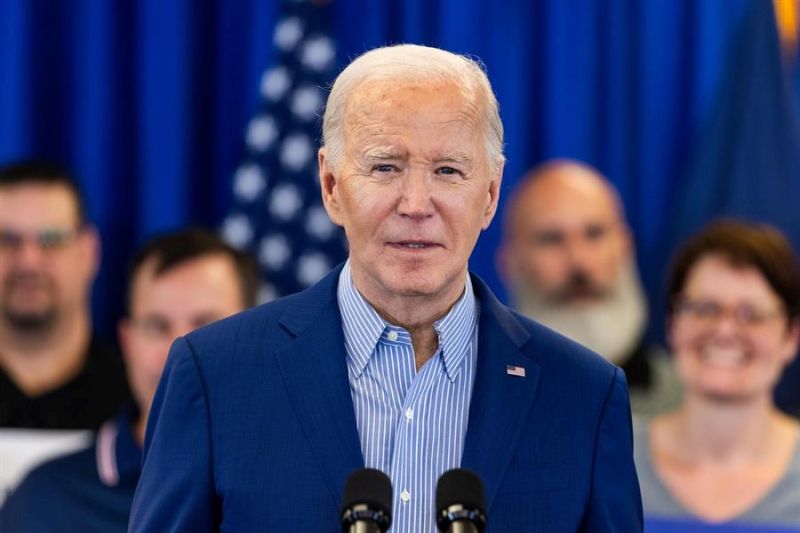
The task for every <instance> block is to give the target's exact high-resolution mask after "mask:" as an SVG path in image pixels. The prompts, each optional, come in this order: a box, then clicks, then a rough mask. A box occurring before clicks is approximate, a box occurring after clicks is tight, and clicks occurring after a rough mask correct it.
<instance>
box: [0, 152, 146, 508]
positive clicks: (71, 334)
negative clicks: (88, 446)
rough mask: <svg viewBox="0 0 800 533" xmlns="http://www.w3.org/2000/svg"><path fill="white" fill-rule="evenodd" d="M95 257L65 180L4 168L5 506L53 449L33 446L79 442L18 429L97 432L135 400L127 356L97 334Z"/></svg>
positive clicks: (0, 393) (0, 257) (0, 395)
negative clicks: (11, 491) (15, 485)
mask: <svg viewBox="0 0 800 533" xmlns="http://www.w3.org/2000/svg"><path fill="white" fill-rule="evenodd" d="M99 260H100V243H99V238H98V235H97V232H96V230H95V228H94V227H93V226H92V225H91V223H90V222H89V221H88V219H87V216H86V210H85V206H84V201H83V198H82V195H81V192H80V189H79V187H78V185H77V183H76V182H75V180H74V179H73V177H72V176H70V175H69V173H67V172H66V171H65V170H64V169H62V168H59V167H58V166H55V165H52V164H49V163H45V162H37V161H31V162H19V163H14V164H10V165H7V166H4V167H0V428H14V429H13V430H9V429H4V430H3V431H2V432H1V433H0V453H2V455H3V457H4V459H3V468H2V469H0V470H2V471H3V472H1V473H0V502H1V501H2V498H3V496H4V492H5V489H6V487H4V485H8V484H10V483H11V481H10V480H9V478H14V477H16V476H19V475H21V474H22V473H24V469H25V468H26V467H30V465H31V463H35V462H36V461H38V460H41V457H36V458H34V457H31V454H32V455H34V456H36V455H39V453H38V452H37V451H35V450H40V451H41V452H42V453H44V454H45V456H46V455H49V454H51V453H55V452H56V449H49V447H50V444H48V445H46V446H45V448H48V450H49V451H45V450H44V449H40V447H39V446H38V445H35V444H32V442H34V441H36V442H49V443H53V442H55V441H54V440H53V439H52V437H54V436H55V435H61V436H62V437H63V438H66V439H68V440H69V439H72V438H73V437H74V435H72V434H70V435H64V434H63V433H53V432H42V431H35V432H31V431H21V430H20V429H19V428H33V429H36V430H56V429H58V430H85V429H94V428H97V427H98V426H100V424H102V423H103V421H105V420H106V419H107V418H108V417H110V416H111V415H112V414H113V413H114V412H115V411H116V410H117V409H118V408H119V407H120V406H121V405H122V404H123V403H125V402H126V401H128V399H129V398H130V393H129V390H128V386H127V384H126V380H125V370H124V366H123V363H122V359H121V357H120V356H119V355H118V353H117V352H116V350H114V349H113V347H112V346H111V345H108V344H105V343H103V342H102V341H100V340H98V339H97V338H96V336H95V335H94V334H93V331H92V320H91V309H90V295H91V286H92V282H93V281H94V278H95V275H96V274H97V270H98V265H99ZM31 435H33V436H34V440H31ZM39 437H41V438H39ZM15 443H16V444H15ZM15 445H17V448H18V449H19V451H20V453H22V456H20V457H17V455H15V452H12V451H9V450H10V449H11V448H13V447H14V446H15ZM73 445H77V444H73ZM56 448H59V445H56ZM17 459H19V461H17ZM23 464H24V465H26V466H22V465H23ZM17 468H21V469H22V470H21V471H18V470H17Z"/></svg>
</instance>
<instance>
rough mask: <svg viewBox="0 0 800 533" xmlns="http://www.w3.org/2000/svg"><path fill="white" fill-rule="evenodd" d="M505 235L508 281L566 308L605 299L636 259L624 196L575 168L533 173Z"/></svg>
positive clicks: (562, 165)
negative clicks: (526, 287)
mask: <svg viewBox="0 0 800 533" xmlns="http://www.w3.org/2000/svg"><path fill="white" fill-rule="evenodd" d="M504 232H505V234H504V242H503V247H502V252H501V254H502V257H501V264H502V270H503V271H504V274H505V276H506V277H507V278H512V279H513V280H515V281H516V285H519V284H524V285H527V286H529V287H530V289H531V290H534V291H535V292H537V293H538V294H539V295H541V296H542V297H544V298H546V299H549V300H554V301H557V302H561V303H564V304H573V303H574V304H581V303H585V302H591V301H594V300H597V299H600V298H602V296H603V294H604V293H606V292H608V291H609V290H611V289H612V288H613V287H612V286H613V284H614V283H615V282H616V280H617V279H618V278H619V274H620V270H621V269H622V268H623V267H624V266H626V265H627V264H628V263H629V262H630V259H631V245H630V236H629V230H628V227H627V225H626V223H625V220H624V214H623V208H622V202H621V201H620V198H619V195H618V194H617V192H616V190H614V188H613V187H612V185H611V184H610V183H609V182H608V181H607V180H606V179H605V178H604V177H603V176H602V175H600V173H599V172H597V171H596V170H595V169H593V168H591V167H589V166H587V165H584V164H582V163H578V162H575V161H568V160H557V161H552V162H548V163H545V164H544V165H542V166H540V167H537V168H535V169H534V170H532V171H531V172H529V173H528V174H527V175H526V176H525V177H524V178H523V179H522V180H521V182H520V184H519V185H518V187H517V189H516V191H515V192H514V194H513V195H512V198H511V200H510V202H509V204H508V208H507V212H506V219H505V227H504Z"/></svg>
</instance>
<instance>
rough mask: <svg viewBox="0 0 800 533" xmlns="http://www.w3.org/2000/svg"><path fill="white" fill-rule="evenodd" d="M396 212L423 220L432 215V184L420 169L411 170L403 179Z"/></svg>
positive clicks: (425, 173)
mask: <svg viewBox="0 0 800 533" xmlns="http://www.w3.org/2000/svg"><path fill="white" fill-rule="evenodd" d="M401 189H402V190H401V198H400V203H399V205H398V212H399V213H400V214H401V215H404V216H408V217H412V218H425V217H428V216H431V215H432V214H433V209H434V207H433V198H432V193H433V191H432V183H431V179H430V176H429V175H428V173H427V172H426V171H423V170H421V169H417V170H414V169H411V170H409V173H408V174H407V175H406V176H405V177H404V178H403V183H402V186H401Z"/></svg>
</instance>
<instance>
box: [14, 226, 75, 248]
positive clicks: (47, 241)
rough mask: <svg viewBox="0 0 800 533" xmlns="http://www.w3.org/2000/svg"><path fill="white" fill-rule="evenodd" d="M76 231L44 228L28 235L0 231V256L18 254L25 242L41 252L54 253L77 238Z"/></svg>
mask: <svg viewBox="0 0 800 533" xmlns="http://www.w3.org/2000/svg"><path fill="white" fill-rule="evenodd" d="M78 232H79V230H78V229H67V228H46V229H43V230H39V231H36V232H31V233H28V234H25V233H20V232H17V231H13V230H8V229H0V254H10V253H16V252H18V251H19V250H20V249H21V248H22V246H23V244H24V243H25V241H30V242H32V243H34V244H36V245H37V246H38V247H39V249H40V250H42V251H43V252H55V251H57V250H60V249H62V248H64V247H66V246H67V245H68V244H70V243H71V242H72V241H74V240H75V238H76V237H77V236H78Z"/></svg>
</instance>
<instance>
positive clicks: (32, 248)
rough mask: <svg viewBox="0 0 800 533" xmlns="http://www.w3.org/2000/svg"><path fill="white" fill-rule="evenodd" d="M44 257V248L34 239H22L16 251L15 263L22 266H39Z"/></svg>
mask: <svg viewBox="0 0 800 533" xmlns="http://www.w3.org/2000/svg"><path fill="white" fill-rule="evenodd" d="M43 257H44V252H43V251H42V247H41V246H39V243H38V242H36V241H35V240H33V239H22V240H21V241H20V243H19V247H18V248H17V249H16V250H15V251H14V261H15V262H16V263H17V264H18V265H20V266H38V265H40V264H41V263H42V259H43Z"/></svg>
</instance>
